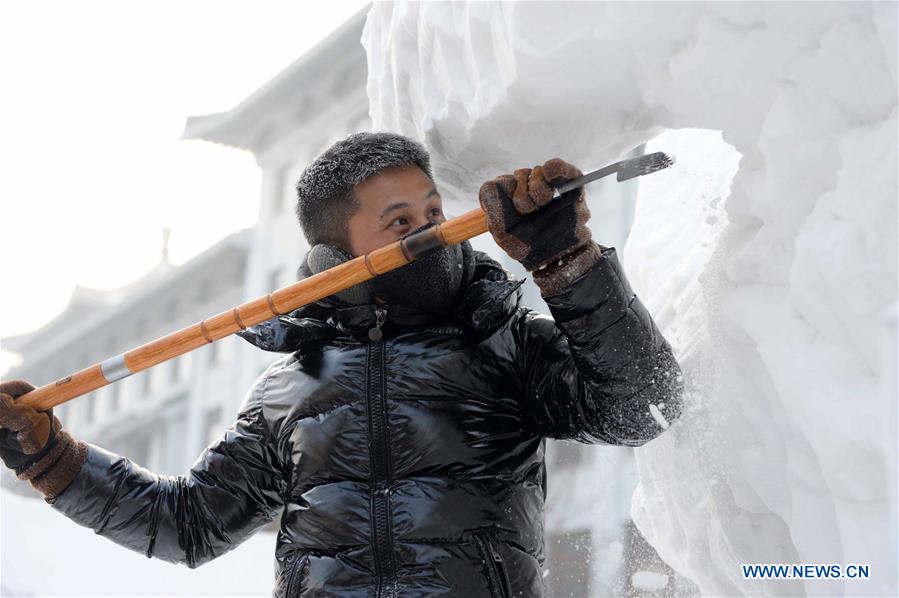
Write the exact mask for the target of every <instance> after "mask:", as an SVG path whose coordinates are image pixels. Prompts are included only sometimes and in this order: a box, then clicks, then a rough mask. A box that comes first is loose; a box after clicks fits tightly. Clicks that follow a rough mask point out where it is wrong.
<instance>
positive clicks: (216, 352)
mask: <svg viewBox="0 0 899 598" xmlns="http://www.w3.org/2000/svg"><path fill="white" fill-rule="evenodd" d="M221 342H222V341H221V340H218V341H215V342H212V343H210V344H209V345H208V346H207V347H206V350H207V351H208V353H207V355H209V365H218V363H219V361H220V360H221V353H222V351H221V344H220V343H221Z"/></svg>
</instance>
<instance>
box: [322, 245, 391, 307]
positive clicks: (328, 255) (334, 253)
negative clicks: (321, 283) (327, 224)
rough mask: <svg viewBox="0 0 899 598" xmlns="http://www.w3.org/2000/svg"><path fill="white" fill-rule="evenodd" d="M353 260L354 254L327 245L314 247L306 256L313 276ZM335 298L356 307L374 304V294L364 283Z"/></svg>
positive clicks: (336, 294)
mask: <svg viewBox="0 0 899 598" xmlns="http://www.w3.org/2000/svg"><path fill="white" fill-rule="evenodd" d="M351 259H353V254H351V253H350V252H348V251H346V250H345V249H343V248H341V247H338V246H336V245H329V244H327V243H319V244H318V245H313V246H312V248H311V249H310V250H309V253H308V254H307V255H306V262H307V263H308V264H309V269H310V270H311V271H312V273H313V274H318V273H319V272H324V271H325V270H329V269H331V268H333V267H334V266H338V265H340V264H342V263H344V262H348V261H349V260H351ZM333 297H336V298H338V299H340V300H342V301H345V302H347V303H352V304H354V305H365V304H368V303H372V302H374V294H373V292H372V289H371V285H370V284H369V283H368V282H363V283H360V284H357V285H355V286H352V287H350V288H348V289H345V290H343V291H340V292H339V293H334V295H333Z"/></svg>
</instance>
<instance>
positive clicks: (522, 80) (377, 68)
mask: <svg viewBox="0 0 899 598" xmlns="http://www.w3.org/2000/svg"><path fill="white" fill-rule="evenodd" d="M362 41H363V44H364V46H365V48H366V50H367V54H368V67H369V79H368V94H369V98H370V101H371V117H372V121H373V128H375V129H390V130H394V131H397V132H400V133H403V134H406V135H410V136H413V137H415V138H417V139H420V140H424V141H426V142H427V144H428V145H429V147H430V148H432V150H433V156H434V162H435V164H434V166H435V171H436V174H437V176H439V177H440V179H441V181H442V183H443V185H444V188H446V187H450V188H452V190H453V192H454V195H455V196H456V198H457V200H458V201H459V202H461V205H460V207H464V208H465V209H470V208H471V207H473V206H476V205H477V189H478V187H479V185H480V183H481V182H482V181H483V180H486V179H487V178H489V177H493V176H495V175H497V174H499V173H501V172H509V171H511V170H512V169H514V168H517V167H520V166H529V165H534V164H539V163H542V162H543V161H544V160H545V159H547V158H548V157H552V156H556V155H558V156H560V157H563V158H565V159H567V160H570V161H572V162H574V163H576V164H578V165H583V166H582V168H584V169H585V170H586V169H587V168H596V167H599V166H602V165H605V164H607V163H609V162H612V161H614V160H617V159H619V158H620V157H621V156H622V155H623V154H624V153H625V152H627V151H628V150H630V149H631V148H633V147H636V146H638V145H639V144H641V143H645V142H648V145H647V147H646V151H647V152H650V151H656V150H662V151H667V152H670V153H672V154H674V155H675V156H677V158H678V164H677V165H676V166H675V167H674V168H672V169H669V170H668V171H664V172H662V173H657V174H655V175H652V176H649V177H644V178H643V179H641V181H640V183H639V191H638V203H637V207H636V216H635V222H634V225H633V228H632V230H631V233H630V237H629V239H628V242H627V244H626V246H625V248H624V254H625V258H626V266H627V268H628V273H629V276H630V277H631V280H632V281H633V283H634V286H635V289H636V291H637V292H638V293H639V294H640V296H641V298H642V299H643V300H644V301H645V302H646V304H647V305H648V306H649V307H650V309H651V310H652V312H653V313H654V314H655V315H656V318H657V321H658V322H659V324H660V326H662V327H663V330H664V332H665V334H666V337H667V338H669V339H670V340H671V341H672V344H673V345H674V346H675V348H676V351H677V352H678V356H679V358H680V359H681V361H682V364H683V366H684V368H685V371H686V374H687V378H688V381H689V398H688V400H689V406H688V412H687V414H686V415H685V416H684V417H683V418H682V419H681V420H680V421H679V422H677V423H676V424H675V425H673V426H672V428H671V429H670V430H669V431H668V433H666V434H665V435H664V436H663V437H661V438H659V439H657V440H656V441H653V442H652V443H649V444H648V445H646V446H644V447H642V448H640V449H637V451H636V453H637V460H638V466H639V470H640V480H641V481H640V485H639V486H638V488H637V491H636V492H635V495H634V499H633V505H632V515H633V517H634V519H635V521H636V523H637V525H638V526H639V528H640V529H641V531H642V532H643V534H644V535H645V536H646V537H647V538H648V539H649V541H650V542H651V543H652V544H653V545H654V546H655V547H656V549H657V550H658V551H659V554H660V555H661V556H662V557H663V558H664V559H665V560H666V561H667V562H668V563H669V564H671V565H672V566H673V567H674V568H675V569H677V570H678V571H679V572H681V573H682V574H684V575H686V576H687V577H689V578H691V579H692V580H694V581H695V582H696V583H697V584H698V585H699V586H700V588H701V590H702V592H703V593H704V594H706V595H735V594H747V595H770V594H777V595H787V594H798V595H801V594H819V595H820V594H827V595H835V594H848V595H872V594H877V595H895V592H896V587H895V583H896V557H895V547H896V518H895V511H896V510H895V505H896V502H895V500H896V457H895V451H896V420H897V415H896V387H895V384H896V377H895V369H896V353H895V342H896V335H895V327H896V317H895V314H896V305H897V304H896V299H897V297H896V295H897V280H896V259H897V248H896V225H897V213H896V207H897V200H896V158H897V156H896V153H897V140H896V127H897V115H896V105H897V101H896V100H897V92H896V47H897V46H896V44H897V40H896V4H895V3H834V4H829V3H828V4H823V3H812V4H809V3H710V4H702V3H658V4H656V3H653V4H649V3H560V2H553V3H548V2H547V3H543V2H538V3H514V4H513V3H472V4H461V3H442V2H441V3H424V4H411V3H397V4H389V3H375V4H374V5H373V8H372V9H371V12H370V13H369V16H368V20H367V23H366V27H365V31H364V33H363V39H362ZM688 129H689V130H688ZM743 563H837V564H849V563H863V564H864V563H867V564H869V565H870V571H871V578H870V579H868V580H866V581H856V580H848V579H844V580H823V579H819V580H812V579H806V580H794V581H783V580H780V581H778V580H751V579H745V578H744V577H743V574H742V571H741V567H740V566H741V564H743Z"/></svg>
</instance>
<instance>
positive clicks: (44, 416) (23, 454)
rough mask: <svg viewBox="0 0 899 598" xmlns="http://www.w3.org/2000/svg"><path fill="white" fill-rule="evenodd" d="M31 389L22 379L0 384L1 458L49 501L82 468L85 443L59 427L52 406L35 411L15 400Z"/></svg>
mask: <svg viewBox="0 0 899 598" xmlns="http://www.w3.org/2000/svg"><path fill="white" fill-rule="evenodd" d="M32 390H34V386H32V385H31V384H29V383H28V382H26V381H24V380H10V381H8V382H2V383H0V459H2V460H3V463H4V464H5V465H6V466H7V467H8V468H10V469H12V470H13V471H14V472H15V474H16V477H18V478H19V479H20V480H26V481H29V482H31V485H32V486H33V487H34V489H35V490H37V491H38V492H40V493H41V494H43V495H44V499H45V500H46V501H47V502H52V501H53V499H55V498H56V496H57V495H58V494H59V493H60V492H62V491H63V490H65V488H66V487H67V486H68V485H69V483H70V482H71V481H72V480H73V479H74V478H75V475H76V474H77V473H78V470H79V469H81V465H82V464H83V463H84V460H85V458H86V456H87V445H85V444H84V443H83V442H81V441H80V440H77V441H76V440H75V439H74V438H72V437H71V436H70V435H69V434H68V432H66V431H65V430H63V429H62V424H61V423H60V421H59V418H57V417H56V416H55V415H53V409H49V410H47V411H38V410H36V409H34V408H33V407H29V406H28V405H22V404H18V403H17V402H16V399H17V398H19V397H20V396H22V395H24V394H27V393H29V392H31V391H32Z"/></svg>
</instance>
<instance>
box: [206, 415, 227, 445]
mask: <svg viewBox="0 0 899 598" xmlns="http://www.w3.org/2000/svg"><path fill="white" fill-rule="evenodd" d="M203 427H204V437H205V439H206V444H207V445H209V444H212V442H213V441H214V440H216V439H217V438H218V437H219V436H221V435H222V432H224V431H225V424H224V422H223V421H222V408H221V407H213V408H212V409H210V410H209V411H207V412H206V421H205V422H204V425H203Z"/></svg>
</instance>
